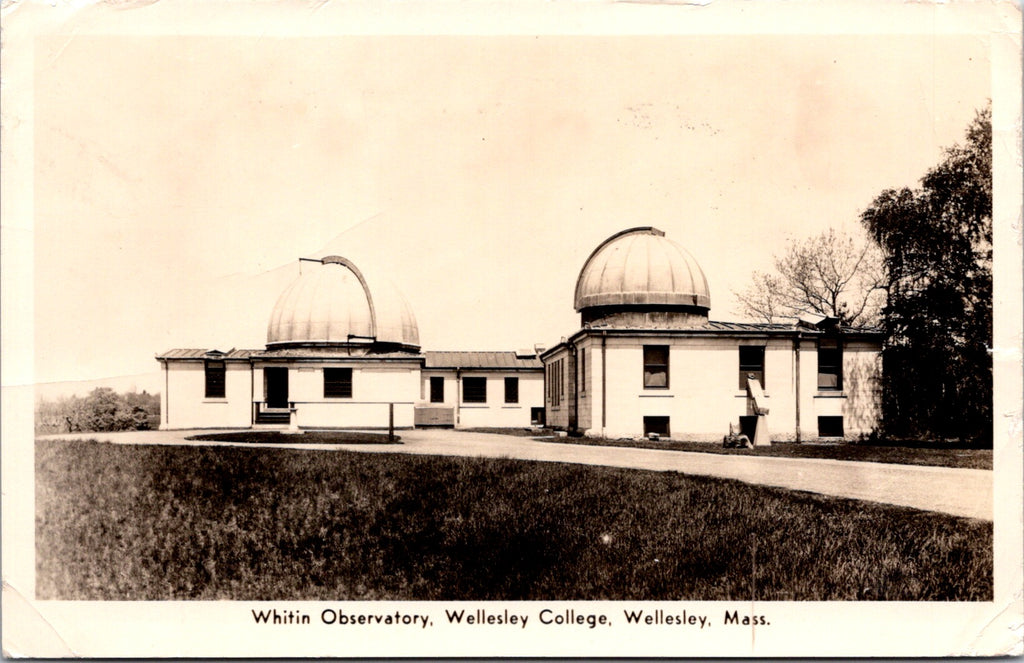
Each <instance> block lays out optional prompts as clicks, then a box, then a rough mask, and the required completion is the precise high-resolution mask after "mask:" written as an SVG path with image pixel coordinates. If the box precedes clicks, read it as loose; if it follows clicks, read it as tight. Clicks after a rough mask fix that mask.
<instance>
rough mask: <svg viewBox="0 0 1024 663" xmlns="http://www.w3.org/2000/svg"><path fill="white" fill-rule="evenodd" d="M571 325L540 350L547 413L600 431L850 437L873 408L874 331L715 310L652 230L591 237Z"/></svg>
mask: <svg viewBox="0 0 1024 663" xmlns="http://www.w3.org/2000/svg"><path fill="white" fill-rule="evenodd" d="M575 308H576V310H577V311H578V312H579V313H580V324H581V328H580V329H579V330H578V331H577V332H575V333H574V334H572V335H571V336H569V337H567V338H565V339H563V341H562V342H561V343H559V344H557V345H555V346H554V347H552V348H550V349H549V350H547V351H546V352H545V353H543V354H542V355H541V359H542V361H543V363H544V370H545V376H546V386H545V396H544V399H545V400H544V402H545V409H546V418H547V423H548V425H551V426H555V427H557V428H562V429H565V430H569V431H580V432H583V433H586V434H589V435H597V436H603V437H612V438H619V437H639V436H647V435H650V434H652V433H653V434H656V435H658V436H660V437H671V438H679V439H687V440H708V441H721V440H722V438H723V436H724V435H726V434H727V433H728V432H729V429H730V425H731V426H732V428H733V429H734V430H736V431H737V432H740V431H742V432H743V433H745V434H746V435H748V437H749V438H750V439H752V440H755V439H756V440H757V441H758V442H759V443H762V444H765V443H768V441H769V440H793V441H801V440H813V439H818V438H848V439H851V438H856V437H857V436H859V435H862V434H867V433H869V432H870V431H871V430H873V429H874V427H875V425H876V423H877V421H878V416H879V398H880V381H879V378H880V375H881V344H882V336H881V333H880V332H879V331H878V330H865V329H852V328H846V327H840V326H839V325H838V324H837V323H836V321H835V320H831V319H828V318H822V317H821V316H817V317H808V319H806V320H801V321H798V322H795V323H793V324H754V323H728V322H715V321H711V320H709V318H708V313H709V311H710V308H711V295H710V291H709V288H708V283H707V279H706V278H705V276H704V273H703V271H702V270H701V268H700V266H699V265H698V264H697V261H696V260H694V258H693V256H691V255H690V254H689V253H688V252H687V251H686V250H685V249H683V248H682V247H681V246H679V245H678V244H676V243H675V242H673V241H671V240H669V239H668V238H667V237H665V234H664V233H663V232H661V231H660V230H658V229H656V228H650V227H644V228H632V229H629V230H625V231H623V232H620V233H617V234H615V235H613V236H612V237H610V238H608V239H607V240H605V241H604V242H603V243H601V244H600V245H599V246H598V247H597V248H596V249H595V250H594V251H593V253H592V254H591V255H590V257H589V258H588V259H587V260H586V262H585V263H584V265H583V268H582V269H581V270H580V274H579V278H578V279H577V282H576V293H575Z"/></svg>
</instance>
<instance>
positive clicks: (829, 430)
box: [818, 417, 843, 437]
mask: <svg viewBox="0 0 1024 663" xmlns="http://www.w3.org/2000/svg"><path fill="white" fill-rule="evenodd" d="M818 437H843V418H842V417H818Z"/></svg>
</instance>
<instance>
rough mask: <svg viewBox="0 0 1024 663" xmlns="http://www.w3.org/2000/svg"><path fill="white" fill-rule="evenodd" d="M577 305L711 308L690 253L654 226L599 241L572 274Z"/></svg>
mask: <svg viewBox="0 0 1024 663" xmlns="http://www.w3.org/2000/svg"><path fill="white" fill-rule="evenodd" d="M574 305H575V308H576V310H577V311H582V310H583V309H585V308H588V307H591V306H637V305H643V306H647V305H670V306H692V307H695V308H702V309H708V308H711V295H710V293H709V289H708V281H707V278H705V276H704V272H703V271H701V268H700V265H698V264H697V261H696V260H695V259H694V257H693V256H692V255H690V253H689V252H688V251H687V250H686V249H684V248H683V247H681V246H680V245H679V244H676V243H675V242H673V241H672V240H670V239H668V238H667V237H665V233H664V232H662V231H660V230H658V229H657V228H651V227H642V228H630V229H629V230H623V231H622V232H619V233H616V234H614V235H612V236H611V237H609V238H608V239H606V240H605V241H603V242H601V244H599V245H598V247H597V248H596V249H594V252H593V253H591V254H590V257H589V258H587V261H586V262H585V263H583V269H581V270H580V275H579V278H577V280H576V295H575V300H574Z"/></svg>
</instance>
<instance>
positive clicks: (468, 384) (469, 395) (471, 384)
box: [462, 378, 487, 403]
mask: <svg viewBox="0 0 1024 663" xmlns="http://www.w3.org/2000/svg"><path fill="white" fill-rule="evenodd" d="M462 402H463V403H486V402H487V378H462Z"/></svg>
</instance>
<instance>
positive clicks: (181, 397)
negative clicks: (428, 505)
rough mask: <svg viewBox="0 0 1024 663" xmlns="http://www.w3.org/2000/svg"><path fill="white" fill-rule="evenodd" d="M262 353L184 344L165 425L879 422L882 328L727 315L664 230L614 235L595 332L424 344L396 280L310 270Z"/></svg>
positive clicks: (595, 286) (655, 431)
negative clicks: (471, 345) (432, 347)
mask: <svg viewBox="0 0 1024 663" xmlns="http://www.w3.org/2000/svg"><path fill="white" fill-rule="evenodd" d="M301 264H302V266H303V267H302V270H301V273H300V275H299V276H298V278H296V279H295V281H294V282H293V283H292V284H291V285H290V286H289V287H288V288H287V289H286V290H285V291H284V293H282V295H281V296H280V298H279V299H278V300H277V303H276V305H275V306H274V309H273V311H272V313H271V315H270V321H269V324H268V326H267V344H266V347H265V348H262V349H252V350H237V349H232V350H229V351H226V352H222V351H219V350H210V349H177V350H169V351H167V352H165V353H163V354H161V355H159V356H158V357H157V359H158V360H159V361H160V362H161V363H162V365H163V370H164V378H165V386H164V390H163V404H162V405H163V415H162V416H163V420H162V427H163V428H247V427H283V426H288V427H291V428H298V429H322V428H385V427H388V426H389V425H391V424H393V425H394V426H395V427H399V428H402V427H411V426H451V427H459V428H471V427H496V428H507V427H527V426H531V425H542V424H546V425H548V426H551V427H554V428H558V429H561V430H565V431H569V432H572V433H584V434H588V435H594V436H601V437H610V438H622V437H630V438H636V437H641V436H644V437H647V436H653V435H656V436H658V437H669V438H677V439H687V440H706V441H716V442H717V441H721V440H722V438H723V436H724V435H726V434H727V433H729V432H730V429H731V430H733V431H735V432H737V433H740V432H742V433H744V434H746V435H747V436H748V437H749V438H750V439H751V440H754V442H755V443H756V444H769V443H770V441H771V440H792V441H803V440H812V439H819V438H837V439H838V438H850V439H852V438H856V437H858V436H860V435H864V434H867V433H869V432H871V431H872V430H873V429H874V428H875V426H876V423H877V421H878V416H879V397H880V381H879V378H880V371H881V344H882V335H881V333H880V332H879V331H878V330H874V329H852V328H847V327H841V326H840V325H838V324H837V321H835V320H833V319H828V318H822V317H821V316H817V317H808V318H807V319H803V320H800V321H796V322H794V323H792V324H756V323H730V322H716V321H712V320H710V319H709V317H708V314H709V311H710V308H711V295H710V290H709V288H708V282H707V279H706V278H705V276H704V272H703V271H702V270H701V268H700V265H698V264H697V261H696V260H695V259H694V258H693V256H691V255H690V254H689V253H688V252H687V251H686V250H685V249H683V248H682V247H681V246H679V245H678V244H676V243H675V242H673V241H671V240H669V239H668V238H667V237H665V234H664V233H663V232H662V231H660V230H658V229H656V228H650V227H643V228H631V229H629V230H625V231H622V232H620V233H617V234H615V235H613V236H612V237H610V238H608V239H607V240H605V241H604V242H602V243H601V244H600V245H599V246H598V247H597V248H596V249H595V250H594V251H593V253H591V255H590V257H589V258H588V259H587V260H586V262H585V263H584V264H583V267H582V269H581V270H580V274H579V278H578V279H577V282H576V292H575V308H576V310H577V311H578V312H579V314H580V329H579V330H578V331H576V332H575V333H573V334H572V335H570V336H568V337H566V338H563V339H562V341H561V342H560V343H558V344H557V345H555V346H554V347H552V348H550V349H549V350H546V351H543V350H542V349H541V348H539V347H535V348H534V349H533V350H521V351H516V352H512V351H509V352H430V351H426V352H425V351H422V350H421V348H420V344H419V330H418V328H417V325H416V319H415V317H414V315H413V312H412V309H411V307H410V306H409V304H408V303H407V302H406V301H405V299H404V298H403V297H402V296H401V294H399V292H398V291H397V290H396V289H395V288H394V286H393V285H392V284H391V283H390V282H389V281H388V280H387V279H385V278H382V277H379V276H374V275H372V274H371V273H368V272H364V271H361V270H360V268H358V267H356V265H354V264H353V263H352V262H350V261H349V260H346V259H345V258H341V257H339V256H329V257H326V258H323V259H322V260H306V261H304V262H302V263H301Z"/></svg>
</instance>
